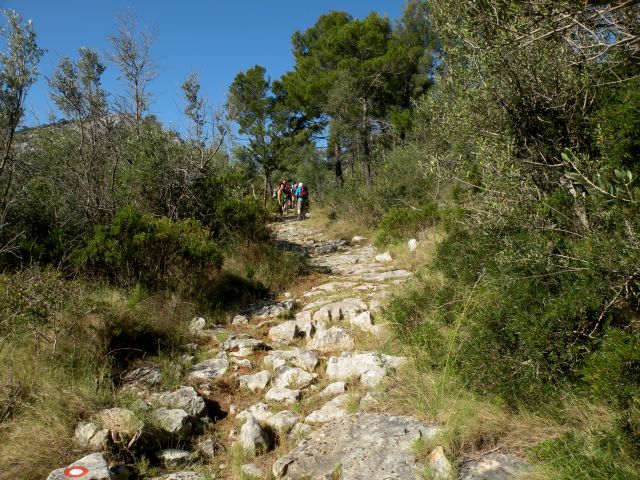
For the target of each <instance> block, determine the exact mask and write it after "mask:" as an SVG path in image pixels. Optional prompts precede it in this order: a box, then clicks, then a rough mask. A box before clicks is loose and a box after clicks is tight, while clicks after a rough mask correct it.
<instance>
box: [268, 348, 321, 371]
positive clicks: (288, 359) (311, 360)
mask: <svg viewBox="0 0 640 480" xmlns="http://www.w3.org/2000/svg"><path fill="white" fill-rule="evenodd" d="M262 361H263V362H264V364H265V366H266V367H268V368H272V369H273V370H277V369H278V368H280V367H283V366H285V365H292V366H294V367H298V368H302V369H303V370H306V371H307V372H313V371H314V370H315V368H316V366H317V365H318V363H319V361H320V360H319V359H318V354H317V353H316V352H312V351H311V350H301V349H295V350H273V351H271V352H269V354H268V355H267V356H266V357H264V359H263V360H262Z"/></svg>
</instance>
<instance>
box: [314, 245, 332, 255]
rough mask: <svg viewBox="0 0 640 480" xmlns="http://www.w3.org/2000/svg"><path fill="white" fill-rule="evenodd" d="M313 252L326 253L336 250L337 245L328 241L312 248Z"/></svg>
mask: <svg viewBox="0 0 640 480" xmlns="http://www.w3.org/2000/svg"><path fill="white" fill-rule="evenodd" d="M314 251H315V253H317V254H319V255H327V254H329V253H334V252H337V251H338V245H335V244H332V243H329V244H325V245H318V246H316V247H315V248H314Z"/></svg>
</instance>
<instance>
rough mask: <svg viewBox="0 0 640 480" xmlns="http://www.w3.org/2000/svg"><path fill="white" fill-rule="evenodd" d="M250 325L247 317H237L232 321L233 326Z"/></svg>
mask: <svg viewBox="0 0 640 480" xmlns="http://www.w3.org/2000/svg"><path fill="white" fill-rule="evenodd" d="M248 323H249V319H248V318H247V317H246V316H245V315H236V316H235V317H233V320H231V325H247V324H248Z"/></svg>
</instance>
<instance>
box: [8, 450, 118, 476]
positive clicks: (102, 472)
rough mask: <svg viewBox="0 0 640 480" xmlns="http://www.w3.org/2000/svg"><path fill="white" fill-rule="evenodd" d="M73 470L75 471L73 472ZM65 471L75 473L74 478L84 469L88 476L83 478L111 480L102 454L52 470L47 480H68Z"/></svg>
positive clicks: (89, 456) (88, 456)
mask: <svg viewBox="0 0 640 480" xmlns="http://www.w3.org/2000/svg"><path fill="white" fill-rule="evenodd" d="M25 453H27V452H25ZM74 468H75V469H76V470H74ZM67 469H68V471H69V473H71V474H74V473H76V471H77V476H76V477H79V476H80V475H81V474H82V473H83V471H84V469H86V470H88V471H89V472H90V473H89V475H90V476H86V473H85V475H84V477H85V478H89V479H91V480H110V479H111V478H112V475H111V472H110V471H109V467H108V466H107V461H106V459H105V458H104V455H103V454H102V453H92V454H91V455H87V456H86V457H82V458H81V459H80V460H76V461H75V462H73V463H72V464H71V465H69V466H68V467H66V468H59V469H57V470H54V471H53V472H51V473H50V474H49V476H48V477H47V480H69V478H70V477H69V475H67V474H66V473H65V470H67ZM12 478H15V477H12Z"/></svg>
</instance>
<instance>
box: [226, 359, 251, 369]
mask: <svg viewBox="0 0 640 480" xmlns="http://www.w3.org/2000/svg"><path fill="white" fill-rule="evenodd" d="M231 363H232V364H233V365H236V366H238V367H242V368H251V361H250V360H249V359H248V358H232V359H231Z"/></svg>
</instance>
